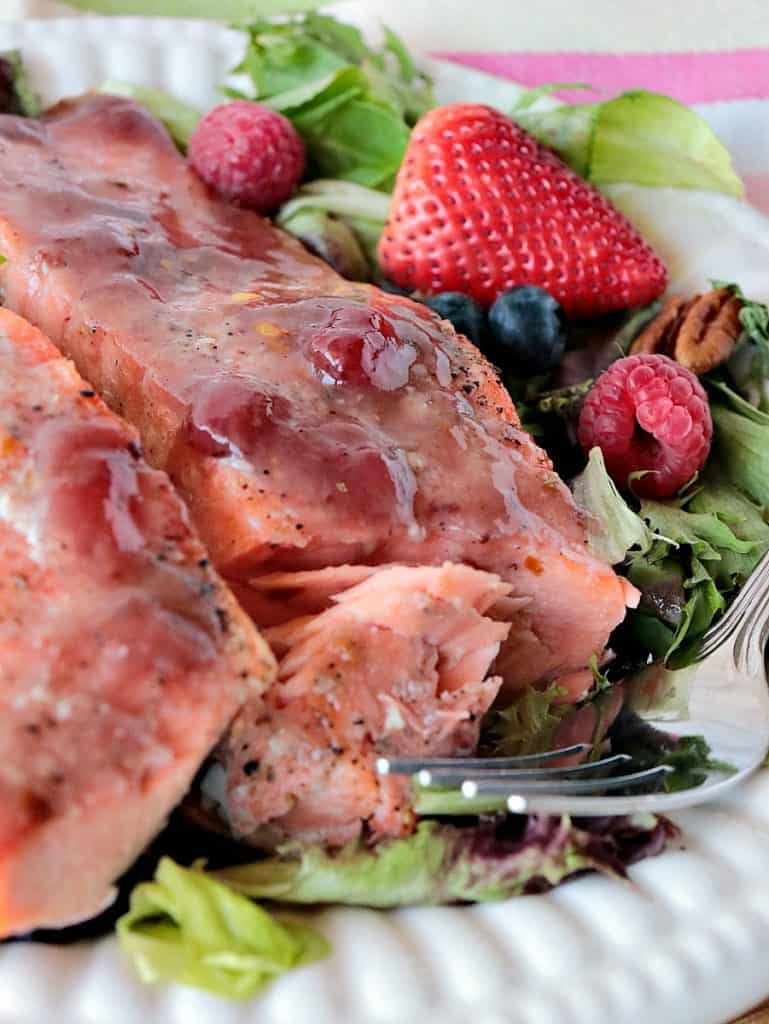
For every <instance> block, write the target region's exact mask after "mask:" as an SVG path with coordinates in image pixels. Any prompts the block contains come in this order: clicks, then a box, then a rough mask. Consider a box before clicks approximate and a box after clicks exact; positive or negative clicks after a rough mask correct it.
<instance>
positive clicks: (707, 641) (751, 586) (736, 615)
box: [697, 552, 769, 661]
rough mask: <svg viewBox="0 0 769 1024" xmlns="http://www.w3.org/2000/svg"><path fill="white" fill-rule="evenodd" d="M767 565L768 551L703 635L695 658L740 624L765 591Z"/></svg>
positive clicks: (709, 651)
mask: <svg viewBox="0 0 769 1024" xmlns="http://www.w3.org/2000/svg"><path fill="white" fill-rule="evenodd" d="M767 565H769V552H768V553H767V554H765V555H764V556H763V558H762V559H761V560H760V562H759V563H758V565H757V566H756V567H755V569H754V570H753V572H752V573H751V574H750V576H749V577H748V579H747V580H746V581H745V585H744V586H743V588H742V590H741V591H740V592H739V594H738V595H737V597H735V599H734V601H732V603H731V605H730V606H729V607H728V608H727V610H726V611H725V612H724V614H723V615H722V616H721V618H720V619H719V620H718V622H717V623H716V624H715V625H714V626H712V627H711V628H710V629H709V630H708V631H707V632H706V633H705V635H704V636H703V638H702V643H701V645H700V649H699V651H698V652H697V659H698V660H699V661H702V660H704V659H705V658H707V657H708V656H709V655H711V654H712V653H713V652H714V651H715V650H717V649H718V648H719V647H720V646H721V645H722V644H723V643H725V642H726V641H727V640H728V639H729V638H730V637H731V636H732V634H733V633H734V632H735V630H736V629H737V628H738V627H739V626H740V625H741V623H742V622H743V620H744V619H745V617H746V615H748V614H749V613H750V612H751V611H752V610H753V606H754V604H755V601H756V599H757V597H759V598H760V597H762V596H763V595H764V594H765V591H766V575H765V571H764V570H766V567H767Z"/></svg>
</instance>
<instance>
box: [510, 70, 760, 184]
mask: <svg viewBox="0 0 769 1024" xmlns="http://www.w3.org/2000/svg"><path fill="white" fill-rule="evenodd" d="M512 116H513V118H514V119H515V120H516V121H518V122H519V123H520V124H521V125H522V126H523V127H524V128H526V130H527V131H529V132H531V133H532V135H534V136H535V137H536V138H538V139H539V140H540V141H541V142H544V143H545V144H546V145H548V146H551V147H552V148H553V149H555V150H556V152H557V153H558V154H559V156H560V157H561V159H562V160H564V161H565V162H566V163H567V164H569V166H570V167H572V168H573V169H574V170H575V171H576V172H577V174H580V175H581V176H582V177H584V178H587V179H588V180H589V181H592V182H594V183H595V184H596V185H609V184H613V183H615V182H622V181H625V182H632V183H634V184H637V185H651V186H672V187H674V188H692V189H704V190H706V191H711V192H725V193H727V194H728V195H735V196H742V194H743V186H742V182H741V181H740V179H739V177H738V176H737V174H736V173H735V171H734V168H733V167H732V163H731V158H730V156H729V153H728V151H727V149H726V147H725V146H724V145H723V144H722V143H721V142H720V141H719V140H718V138H717V137H716V135H715V134H714V132H713V131H712V129H711V128H710V126H709V125H708V124H707V122H706V121H705V120H704V119H703V118H702V117H700V116H699V114H697V113H695V112H694V111H693V110H691V109H690V108H689V107H687V106H684V104H682V103H678V102H677V101H676V100H673V99H670V97H668V96H663V95H660V94H659V93H654V92H647V91H645V90H643V89H636V90H633V91H632V92H626V93H623V94H622V95H620V96H617V97H615V98H614V99H610V100H604V101H603V102H599V103H578V104H570V105H564V106H560V107H556V108H555V109H551V110H537V109H533V110H523V111H520V110H514V111H513V114H512Z"/></svg>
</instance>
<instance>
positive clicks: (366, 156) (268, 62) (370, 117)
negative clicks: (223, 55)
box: [230, 13, 434, 190]
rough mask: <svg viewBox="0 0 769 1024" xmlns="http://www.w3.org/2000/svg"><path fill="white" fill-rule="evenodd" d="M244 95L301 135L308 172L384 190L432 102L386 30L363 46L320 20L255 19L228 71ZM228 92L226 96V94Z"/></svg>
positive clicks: (340, 27) (344, 29)
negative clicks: (244, 86)
mask: <svg viewBox="0 0 769 1024" xmlns="http://www.w3.org/2000/svg"><path fill="white" fill-rule="evenodd" d="M235 70H236V71H237V72H239V73H241V74H244V75H246V76H247V78H248V79H250V82H251V87H252V88H251V92H250V93H243V92H239V93H238V95H246V96H247V98H251V99H257V100H259V101H260V102H261V103H265V104H266V105H267V106H270V107H272V108H273V109H275V110H279V111H281V112H282V113H283V114H285V116H286V117H288V118H289V119H290V120H291V121H292V122H293V124H294V126H295V127H296V129H297V131H298V132H299V133H300V134H301V135H302V137H303V139H304V142H305V145H306V147H307V152H308V158H309V164H310V174H311V176H315V177H327V178H328V177H337V178H341V179H344V180H345V181H353V182H358V183H359V184H361V185H367V186H370V187H374V188H382V189H385V190H387V189H389V188H391V187H392V184H393V181H394V179H395V175H396V173H397V171H398V168H399V167H400V163H401V160H402V159H403V154H404V152H405V149H406V145H407V143H408V139H409V133H410V130H411V126H412V125H413V124H414V123H415V122H416V120H417V119H418V118H419V117H420V116H421V114H422V113H424V112H425V110H427V109H429V107H431V106H432V105H433V103H434V100H433V95H432V88H431V85H430V82H429V79H427V78H426V76H424V75H423V74H421V73H420V72H419V71H418V70H417V68H416V65H415V64H414V61H413V60H412V58H411V56H410V55H409V53H408V51H407V49H406V47H405V46H404V44H403V42H402V41H401V40H400V39H399V38H398V37H397V36H396V35H395V34H394V33H393V32H392V31H390V30H387V31H386V34H385V41H384V45H383V46H382V47H380V48H379V49H374V48H371V47H369V46H368V45H367V43H366V42H365V40H364V38H363V36H362V34H361V33H360V32H359V31H358V29H356V28H354V27H353V26H351V25H346V24H344V23H342V22H339V21H337V20H336V19H335V18H332V17H330V16H328V15H320V14H314V13H313V14H308V15H306V16H304V17H299V18H293V19H289V20H284V21H270V20H260V21H257V22H255V23H254V24H252V25H250V26H249V28H248V46H247V49H246V53H245V55H244V57H243V60H242V61H241V62H240V64H239V65H238V67H237V68H236V69H235ZM230 92H232V91H231V90H230Z"/></svg>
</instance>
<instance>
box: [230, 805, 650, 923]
mask: <svg viewBox="0 0 769 1024" xmlns="http://www.w3.org/2000/svg"><path fill="white" fill-rule="evenodd" d="M589 824H590V823H589V822H586V823H583V825H582V826H581V827H579V828H578V827H577V826H575V825H574V823H573V822H571V821H570V820H569V819H568V818H566V817H564V818H561V819H558V818H548V817H545V818H538V817H536V816H530V817H528V818H519V819H513V820H508V822H507V823H503V824H501V825H498V824H494V823H486V824H482V825H480V826H478V827H477V828H457V827H455V826H453V825H448V824H439V823H438V822H435V821H422V822H420V824H419V826H418V828H417V831H416V832H415V833H414V834H413V835H411V836H408V837H407V838H405V839H394V840H384V841H382V842H380V843H377V844H376V846H374V847H367V846H365V845H363V844H360V843H352V844H350V845H348V846H346V847H344V848H343V849H341V850H339V851H338V852H336V853H328V852H326V851H325V850H323V849H321V848H320V847H317V846H301V845H298V844H288V845H286V846H284V847H282V848H281V849H279V850H278V854H277V856H275V857H270V858H268V859H267V860H263V861H257V862H255V863H253V864H246V865H242V866H240V867H232V868H224V869H223V870H221V871H217V872H214V876H215V877H217V878H219V879H221V880H222V881H223V882H225V883H226V884H227V885H228V886H232V887H233V888H234V889H237V890H238V891H239V892H241V893H243V894H245V895H247V896H251V897H258V898H263V899H272V900H281V901H284V902H290V903H346V904H353V905H361V906H367V907H399V906H412V905H415V904H436V903H456V902H470V903H478V902H484V901H487V900H499V899H506V898H508V897H511V896H518V895H520V894H522V893H524V892H527V891H540V890H541V889H543V888H549V887H550V886H554V885H557V884H558V883H559V882H561V881H563V879H564V878H566V877H568V876H569V875H572V874H575V873H577V872H580V871H586V870H596V871H601V872H603V873H605V874H608V875H611V876H614V877H617V876H621V875H623V874H624V864H625V863H627V862H628V860H629V859H631V857H632V855H631V854H630V848H629V845H627V846H626V845H625V844H626V843H628V841H629V840H630V837H631V835H633V836H634V838H635V839H636V840H637V841H639V842H640V843H641V844H642V845H643V844H644V843H647V844H649V845H651V844H653V843H656V850H658V849H659V848H661V846H662V845H663V844H664V838H662V833H661V832H660V829H664V826H663V825H662V824H661V823H660V822H659V821H657V820H656V819H654V818H652V817H649V816H644V817H638V818H635V819H613V821H612V822H610V824H609V825H608V826H606V825H605V823H604V824H603V826H602V831H601V833H600V834H598V833H593V832H590V831H588V830H587V827H588V826H589ZM508 830H509V831H508ZM660 840H661V842H660ZM656 850H655V851H654V852H656Z"/></svg>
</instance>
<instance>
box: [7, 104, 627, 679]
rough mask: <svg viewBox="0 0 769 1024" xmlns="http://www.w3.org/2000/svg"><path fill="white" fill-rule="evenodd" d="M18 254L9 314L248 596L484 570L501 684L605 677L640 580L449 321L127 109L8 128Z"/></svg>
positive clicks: (88, 109)
mask: <svg viewBox="0 0 769 1024" xmlns="http://www.w3.org/2000/svg"><path fill="white" fill-rule="evenodd" d="M0 251H2V252H3V253H4V255H5V256H6V257H7V258H8V262H7V263H6V264H4V266H3V267H2V269H1V270H0V284H1V285H2V288H3V290H4V294H5V298H6V302H7V304H9V305H10V306H11V307H12V308H14V309H16V310H17V311H19V312H21V313H23V314H24V315H25V316H27V317H28V318H29V319H31V320H32V321H33V322H34V323H36V324H37V325H39V326H40V327H42V328H43V329H44V330H45V331H46V332H47V333H48V334H50V336H51V337H52V338H53V339H54V341H55V342H56V344H57V345H58V346H59V347H60V348H61V349H62V351H64V352H65V353H66V354H67V355H69V356H71V357H72V358H73V359H74V361H75V362H76V364H77V366H78V368H79V369H80V371H81V372H82V373H83V375H84V376H85V377H87V379H88V380H90V381H91V383H92V384H93V385H94V387H95V388H96V389H97V390H98V391H99V393H100V394H102V395H103V397H104V398H105V400H106V401H107V402H108V404H109V405H110V406H111V407H112V408H113V409H115V410H116V411H118V412H120V413H122V414H123V415H125V416H126V418H127V419H128V420H129V421H131V422H132V423H134V424H135V425H136V426H137V427H138V429H139V431H140V433H141V436H142V439H143V442H144V445H145V450H146V452H147V457H148V458H149V460H150V461H151V462H152V463H153V464H154V465H155V466H158V467H160V468H163V469H165V470H166V471H167V472H168V473H169V475H170V476H171V479H172V480H173V481H174V483H175V484H176V485H177V486H178V488H179V489H180V491H181V493H182V495H183V496H184V498H185V499H186V501H187V503H188V506H189V508H190V511H191V514H192V516H193V519H194V521H195V523H196V525H197V527H198V529H199V531H200V533H201V534H202V537H203V539H204V541H205V543H206V545H207V546H208V548H209V550H210V552H211V555H212V557H213V559H214V562H215V564H216V565H217V566H218V568H219V569H220V570H221V571H222V572H223V573H224V574H225V576H226V577H227V578H228V579H231V580H237V581H238V584H239V594H240V595H241V597H242V598H243V600H245V601H247V602H249V603H250V604H253V603H254V602H258V600H260V594H261V591H259V588H258V584H257V585H256V590H257V593H256V596H255V597H254V599H253V601H251V599H250V598H249V595H248V593H247V591H248V589H249V587H250V586H251V584H252V581H254V580H258V578H259V577H261V576H262V575H264V574H273V573H277V572H302V573H305V572H311V571H313V570H324V569H326V568H327V567H329V566H332V567H337V566H343V565H346V564H349V565H356V566H366V565H367V566H377V565H382V564H391V563H405V564H411V565H434V566H440V565H441V564H443V563H444V562H446V561H450V562H456V563H464V564H468V565H472V566H475V567H476V568H479V569H482V570H486V571H490V572H493V573H496V574H497V575H498V576H499V577H501V579H502V580H503V581H505V582H506V583H507V584H509V588H510V590H509V597H508V598H505V599H504V600H503V601H502V605H503V607H502V608H501V609H500V610H498V611H494V612H492V614H493V615H495V616H497V617H498V618H500V619H501V620H502V621H505V622H509V623H511V629H510V631H509V636H508V639H507V641H505V643H504V645H503V647H502V650H501V653H500V657H499V661H498V666H499V671H500V673H501V675H502V676H503V690H504V692H510V691H512V690H515V689H518V688H521V687H524V686H528V685H530V684H532V683H538V682H547V681H550V680H552V679H555V678H563V679H565V680H566V681H567V686H568V689H569V693H570V695H572V696H578V695H579V693H580V692H582V691H584V690H585V689H586V688H587V687H588V686H589V685H591V682H592V677H591V675H590V673H589V672H588V671H587V665H588V662H589V660H590V658H591V656H592V655H593V654H597V653H600V652H601V651H602V650H603V648H604V646H605V644H606V640H607V637H608V635H609V633H610V632H611V630H612V628H613V627H614V626H616V625H617V624H618V623H619V622H620V621H621V619H622V618H623V616H624V611H625V604H626V600H628V599H632V596H633V595H632V591H630V590H628V589H627V585H626V584H625V583H624V582H623V581H621V580H620V579H618V578H617V577H616V576H615V574H614V573H613V571H612V570H611V568H610V567H608V566H606V565H604V564H602V563H600V562H597V561H596V560H595V559H593V558H591V557H590V556H589V555H588V553H587V551H586V547H585V533H584V529H583V524H582V522H581V519H580V515H579V513H578V510H577V508H576V507H575V505H574V502H573V500H572V498H571V495H570V494H569V491H568V489H567V488H566V487H565V486H564V484H563V483H562V482H561V481H560V480H559V479H558V477H557V476H556V474H555V473H554V472H553V469H552V465H551V463H550V461H549V460H548V458H547V456H546V454H545V453H544V452H543V451H542V450H540V449H539V448H538V447H537V445H536V444H535V443H534V442H533V440H532V439H531V437H529V435H528V434H526V433H525V432H524V431H523V430H521V428H520V424H519V421H518V418H517V415H516V412H515V409H514V407H513V405H512V403H511V401H510V398H509V396H508V395H507V393H506V392H505V390H504V388H503V387H502V386H501V385H500V383H499V381H498V379H497V377H496V374H495V372H494V370H493V369H492V367H491V366H490V364H489V363H487V362H486V360H485V359H483V357H482V356H481V355H480V353H479V352H478V351H477V350H476V349H475V348H474V347H473V346H472V345H470V343H469V342H467V341H466V340H465V339H464V338H462V337H460V336H457V335H456V334H455V333H454V331H453V330H452V328H451V327H450V325H448V324H447V323H445V322H441V321H440V320H439V319H438V318H437V317H436V316H435V315H434V314H432V313H431V312H430V311H429V310H427V309H426V308H425V307H424V306H420V305H418V304H416V303H413V302H410V301H409V300H407V299H403V298H400V297H395V296H391V295H386V294H384V293H383V292H381V291H378V290H377V289H375V288H371V287H368V286H366V285H359V284H354V283H350V282H347V281H344V280H343V279H342V278H340V277H339V276H338V275H337V274H335V273H334V272H333V271H332V270H331V269H330V268H329V267H328V266H326V265H325V264H323V263H322V262H320V261H319V260H317V259H315V258H314V257H312V256H310V255H309V254H308V253H307V252H306V251H305V250H304V249H303V248H302V247H301V246H300V245H299V244H298V243H297V242H294V241H293V240H291V239H289V238H287V237H286V236H285V235H284V234H282V233H281V232H279V231H278V230H277V229H275V228H274V227H273V226H272V225H270V224H269V223H268V222H267V221H265V220H263V219H261V218H260V217H258V216H257V215H256V214H253V213H251V212H248V211H244V210H239V209H236V208H235V207H233V206H230V205H228V204H226V203H225V202H223V201H221V200H219V199H218V198H216V197H214V196H212V195H211V194H210V193H209V191H207V189H206V188H205V186H204V185H203V184H202V183H201V182H200V180H199V179H198V178H197V177H196V176H195V175H194V174H193V173H192V172H191V171H190V170H189V169H188V168H187V165H186V163H185V161H184V159H183V158H182V157H181V155H180V154H179V153H178V152H177V151H176V149H175V148H174V146H173V144H172V143H171V141H170V139H169V137H168V135H167V133H166V132H165V130H164V129H163V128H162V127H161V125H160V124H159V123H158V122H157V121H155V120H154V119H153V118H152V117H151V116H150V115H149V114H147V113H146V112H145V111H143V110H142V109H141V108H140V107H139V106H137V105H136V104H134V103H133V102H131V101H130V100H127V99H125V98H119V97H106V96H86V97H83V98H81V99H78V100H74V101H71V102H67V103H64V104H61V105H59V106H58V107H56V108H54V109H53V110H51V111H50V112H49V113H48V114H46V115H45V116H44V117H43V118H42V119H40V120H24V119H21V118H17V117H12V116H4V117H0ZM261 596H263V594H262V595H261ZM510 600H512V602H513V604H512V605H510V604H507V603H506V602H508V601H510Z"/></svg>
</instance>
